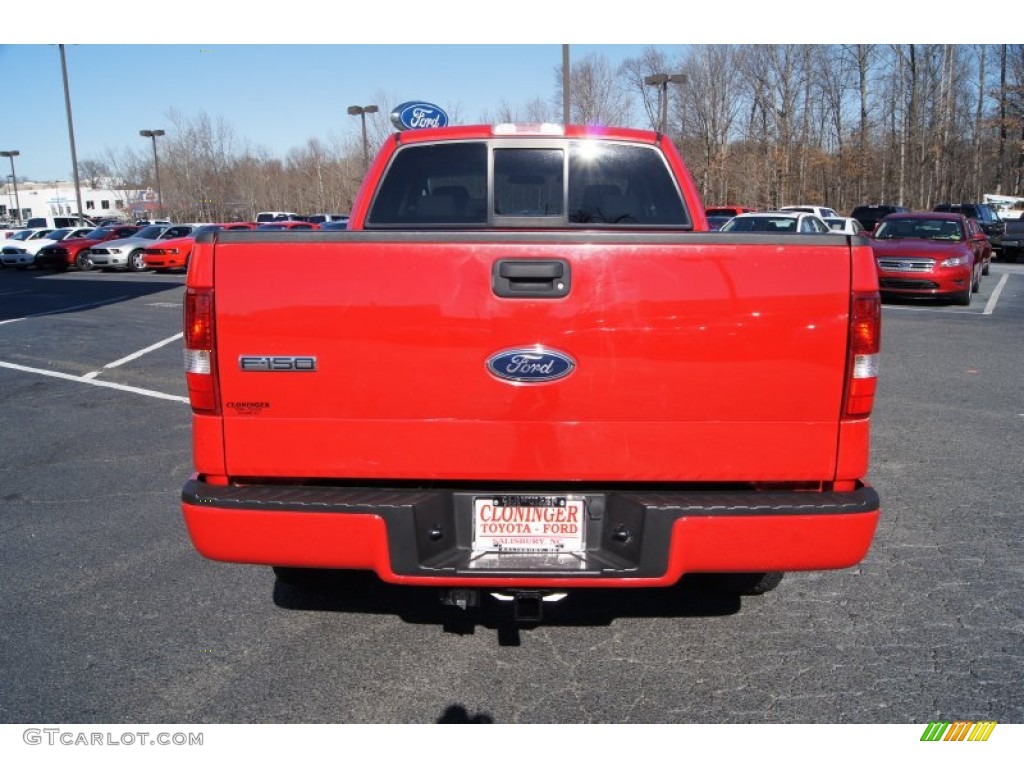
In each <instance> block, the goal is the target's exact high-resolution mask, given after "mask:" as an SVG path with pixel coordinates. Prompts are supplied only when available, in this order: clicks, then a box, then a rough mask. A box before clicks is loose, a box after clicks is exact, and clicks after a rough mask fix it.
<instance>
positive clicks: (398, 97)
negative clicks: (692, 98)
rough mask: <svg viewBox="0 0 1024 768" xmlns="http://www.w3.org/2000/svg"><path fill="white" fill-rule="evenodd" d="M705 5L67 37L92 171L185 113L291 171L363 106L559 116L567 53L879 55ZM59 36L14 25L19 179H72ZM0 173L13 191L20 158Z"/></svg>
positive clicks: (816, 30) (404, 5) (858, 37)
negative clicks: (809, 45)
mask: <svg viewBox="0 0 1024 768" xmlns="http://www.w3.org/2000/svg"><path fill="white" fill-rule="evenodd" d="M590 2H593V0H590ZM692 5H694V4H686V3H682V2H679V0H671V1H670V0H648V1H647V2H645V3H644V4H643V6H642V7H641V6H633V5H628V4H622V3H614V4H611V5H608V4H601V6H600V8H599V9H598V6H596V5H595V6H594V7H593V8H591V9H590V10H587V0H571V2H570V1H568V0H562V1H561V2H559V0H554V2H552V1H551V0H549V1H548V2H547V3H538V2H531V1H530V0H520V2H518V3H516V4H504V5H495V4H486V3H481V2H479V0H434V2H432V3H427V2H423V1H422V0H420V1H419V2H416V3H413V2H410V0H389V1H388V2H386V3H363V4H356V3H354V2H353V0H348V2H346V3H344V4H342V3H340V2H337V0H334V1H333V2H330V3H328V2H324V1H323V0H305V1H304V2H303V4H302V5H301V6H300V7H298V8H297V9H296V10H295V11H294V12H291V9H290V8H288V7H285V6H268V8H269V9H273V10H267V11H259V12H249V11H251V10H253V9H255V6H251V7H250V6H245V5H242V4H237V3H232V7H233V8H234V9H235V10H222V9H221V5H220V4H218V3H217V2H216V1H215V0H206V2H199V1H198V0H179V1H178V2H176V3H175V4H174V5H173V7H172V6H170V5H159V4H144V5H143V4H138V3H133V2H125V0H108V2H106V3H105V4H104V13H103V18H102V19H97V20H95V21H89V22H85V23H81V24H75V25H71V24H63V23H62V24H60V25H59V26H60V28H61V35H62V36H66V39H65V40H64V41H63V42H64V44H65V52H66V59H67V69H68V81H69V87H70V94H71V108H72V114H73V119H74V133H75V145H76V151H77V156H78V160H79V162H81V161H84V160H95V159H102V157H103V156H104V155H105V154H106V153H107V152H114V153H117V154H120V153H121V152H122V151H123V150H124V149H125V148H134V149H136V150H137V151H141V150H147V151H148V149H149V148H148V147H147V146H146V144H145V143H144V142H148V140H145V139H143V138H141V137H140V136H139V131H140V130H142V129H164V130H169V129H170V128H171V125H170V121H169V120H168V114H169V112H170V111H171V110H176V111H178V112H179V113H181V114H182V115H183V116H184V117H185V118H194V117H196V116H198V115H200V114H202V113H205V114H206V115H208V116H209V117H210V118H212V119H213V120H214V121H217V120H223V121H224V122H226V123H227V125H228V126H229V127H230V128H231V129H232V131H233V133H234V134H235V136H236V137H237V138H238V139H240V140H243V141H246V142H248V143H249V144H250V146H252V147H254V148H263V149H266V150H267V151H268V152H269V153H270V154H271V155H273V156H276V157H280V158H284V157H285V156H286V155H287V153H288V152H289V150H291V149H293V148H298V147H301V146H303V145H305V144H306V142H307V141H308V140H309V139H311V138H317V139H320V140H321V141H330V140H331V139H332V138H347V137H353V138H354V137H357V136H358V134H359V130H360V122H359V119H358V118H356V117H352V116H350V115H348V114H347V113H346V108H347V107H348V106H349V105H354V104H355V105H365V104H373V103H377V102H378V101H383V100H385V99H387V100H388V101H392V102H393V103H382V104H378V106H379V107H380V108H381V110H382V111H384V112H387V111H390V109H391V108H392V107H394V106H396V105H397V103H400V102H403V101H411V100H424V101H428V102H432V103H434V104H437V105H439V106H441V107H442V108H444V109H445V110H446V111H448V113H449V115H450V116H451V117H452V121H453V122H460V123H471V122H478V121H480V120H481V119H484V118H489V116H493V115H495V114H496V113H497V112H498V111H499V110H500V108H501V107H502V105H503V104H507V105H510V106H512V107H516V108H523V107H525V106H526V105H527V104H528V103H529V102H531V101H533V100H535V99H541V100H544V101H550V100H551V99H552V98H554V96H555V94H556V90H555V89H556V84H557V82H556V78H557V74H556V72H557V70H558V68H559V67H560V66H561V63H562V45H563V44H569V46H570V58H571V61H572V62H577V61H580V60H582V58H584V57H586V56H588V55H591V54H595V53H596V54H599V55H601V56H603V57H604V58H605V59H606V60H607V61H608V63H610V64H611V65H613V66H616V65H618V64H619V63H621V62H622V61H623V60H624V59H626V58H634V57H637V56H639V55H641V53H642V52H643V50H644V49H645V48H647V47H655V48H658V49H659V50H661V51H662V52H663V53H665V54H666V55H667V56H668V58H669V60H670V61H671V60H678V59H679V58H681V56H682V54H683V52H684V50H685V46H686V45H687V44H692V43H724V42H736V43H738V42H818V43H824V42H850V41H855V42H864V40H863V38H864V36H865V35H866V34H869V33H868V32H865V30H864V28H863V25H862V24H857V25H853V24H849V25H848V27H849V29H847V27H845V26H842V25H835V24H830V23H829V21H828V17H827V15H826V14H825V13H823V12H821V11H819V10H815V20H816V21H820V22H821V23H820V25H818V24H817V23H804V22H806V21H807V15H806V14H805V13H803V12H802V11H801V13H799V14H794V13H791V12H789V11H786V12H785V13H780V12H778V11H777V10H776V11H772V10H771V9H770V6H766V5H765V4H764V3H763V2H757V1H756V0H730V2H729V3H727V4H725V5H724V6H714V7H707V5H706V4H705V5H704V7H701V8H693V7H692ZM872 5H878V6H879V8H884V9H886V10H885V14H886V18H887V26H886V29H889V30H892V29H913V30H914V33H915V34H917V35H921V34H925V35H927V34H935V32H934V30H932V31H931V32H930V31H929V29H930V28H929V25H928V24H927V23H922V22H921V20H920V19H917V21H915V23H914V25H913V26H912V27H911V26H909V25H908V26H901V25H900V24H899V20H900V14H908V15H912V14H913V13H914V7H915V5H923V0H907V1H906V2H905V3H904V4H903V6H901V8H899V9H894V8H893V7H892V4H891V3H887V4H885V3H880V2H877V0H862V4H861V6H859V11H858V17H859V18H872V15H871V14H870V13H867V12H866V11H867V8H868V7H869V6H872ZM45 7H46V9H47V12H49V13H52V14H53V17H54V18H65V19H67V18H72V17H74V16H76V15H78V14H79V9H80V6H78V5H72V4H71V3H70V2H68V1H67V0H50V2H48V3H47V4H46V6H45ZM242 11H245V12H242ZM66 14H71V15H70V16H69V15H66ZM798 22H799V23H798ZM894 22H895V26H893V23H894ZM71 26H75V27H77V29H76V30H75V31H74V32H71V31H69V30H68V29H67V28H68V27H71ZM979 26H981V25H979ZM53 28H54V25H51V24H45V23H40V18H39V10H38V8H37V7H35V6H32V7H29V6H24V5H23V6H18V7H16V8H14V9H7V10H5V12H4V15H3V18H0V73H2V83H3V84H2V86H0V94H2V100H3V101H2V103H3V105H4V106H3V108H2V111H0V116H2V117H0V150H17V151H19V152H20V155H19V156H18V157H17V158H15V171H16V173H17V175H18V178H19V179H21V178H27V179H30V180H33V181H55V180H70V179H71V177H72V173H71V169H72V162H71V149H70V141H69V135H68V125H67V118H66V110H65V103H64V88H63V78H62V74H61V64H60V49H59V47H58V45H56V43H55V42H54V41H53V40H52V37H50V35H52V34H53V33H52V30H53ZM963 32H964V31H963V30H961V31H958V39H959V38H963V34H962V33H963ZM170 41H174V42H173V44H172V43H171V42H170ZM908 41H913V40H909V39H908V38H904V39H900V40H896V41H895V42H908ZM959 41H960V42H972V41H971V40H968V39H959ZM56 42H61V41H56ZM0 173H2V174H3V176H4V177H6V175H7V174H9V173H10V166H9V161H7V160H6V159H5V158H0Z"/></svg>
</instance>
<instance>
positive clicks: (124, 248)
mask: <svg viewBox="0 0 1024 768" xmlns="http://www.w3.org/2000/svg"><path fill="white" fill-rule="evenodd" d="M194 229H195V226H193V225H192V224H154V225H153V226H151V227H146V228H145V229H140V230H139V231H138V232H136V233H135V234H134V235H132V236H131V237H126V238H124V239H123V240H109V241H108V242H105V243H97V244H96V245H94V246H93V247H92V248H89V249H88V250H85V251H82V252H81V253H79V254H78V268H79V269H81V270H90V269H92V268H93V267H96V268H99V269H127V270H130V271H132V272H143V271H144V270H145V269H146V262H145V261H144V260H143V251H145V249H146V248H148V247H149V246H150V245H152V244H153V242H154V241H156V240H170V239H172V238H175V237H185V236H186V235H189V234H191V233H192V230H194Z"/></svg>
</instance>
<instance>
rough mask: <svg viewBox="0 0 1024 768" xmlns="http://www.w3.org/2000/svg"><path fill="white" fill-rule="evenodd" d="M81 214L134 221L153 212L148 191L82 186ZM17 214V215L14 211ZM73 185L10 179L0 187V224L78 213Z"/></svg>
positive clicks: (152, 195) (59, 182) (152, 199)
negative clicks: (1, 222)
mask: <svg viewBox="0 0 1024 768" xmlns="http://www.w3.org/2000/svg"><path fill="white" fill-rule="evenodd" d="M81 192H82V208H83V210H82V211H81V213H82V214H84V215H85V216H89V217H91V218H108V217H109V218H119V219H125V220H128V219H134V218H136V217H137V216H139V215H142V214H145V213H146V212H148V211H149V210H151V209H153V208H154V207H155V206H154V203H155V202H156V193H155V192H154V191H153V190H152V189H92V188H91V187H89V188H87V187H82V188H81ZM19 208H20V211H21V215H20V216H19V215H18V211H19ZM77 208H78V203H77V199H76V196H75V185H74V183H73V182H70V181H46V182H41V181H19V182H17V184H14V183H12V181H11V178H10V176H8V177H7V179H6V180H5V182H4V185H3V186H2V187H0V221H3V222H9V223H16V222H22V221H27V220H28V219H30V218H33V217H36V216H68V215H71V214H75V213H79V211H78V210H77Z"/></svg>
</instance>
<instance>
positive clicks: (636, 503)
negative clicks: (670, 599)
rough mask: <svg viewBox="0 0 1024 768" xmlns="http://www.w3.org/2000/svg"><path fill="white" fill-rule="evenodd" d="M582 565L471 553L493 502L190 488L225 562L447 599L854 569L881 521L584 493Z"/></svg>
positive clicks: (203, 540) (421, 494)
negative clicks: (426, 589) (475, 512)
mask: <svg viewBox="0 0 1024 768" xmlns="http://www.w3.org/2000/svg"><path fill="white" fill-rule="evenodd" d="M573 493H574V494H582V495H584V496H585V497H586V498H587V501H588V510H589V513H588V516H587V517H588V520H587V523H586V524H587V542H588V543H587V551H586V553H585V555H581V556H569V555H561V556H550V555H549V556H543V555H488V556H485V557H479V556H477V557H475V558H474V556H473V555H472V553H471V552H470V548H469V547H470V540H471V537H472V531H471V525H472V522H471V509H472V499H473V497H474V496H476V495H491V494H493V491H479V492H475V491H472V490H461V489H459V490H452V489H441V490H417V489H405V488H349V487H337V486H330V487H326V486H280V485H249V486H242V487H239V486H214V485H208V484H206V483H203V482H201V481H200V480H198V479H197V478H193V479H191V480H190V481H189V482H188V483H187V484H186V485H185V488H184V489H183V491H182V510H183V512H184V516H185V522H186V524H187V526H188V530H189V534H190V535H191V537H192V541H193V543H194V545H195V547H196V549H197V550H198V551H199V552H200V553H201V554H202V555H204V556H206V557H208V558H211V559H214V560H222V561H227V562H239V563H254V564H265V565H281V566H295V567H311V568H344V569H357V570H371V571H374V572H376V574H377V575H378V576H379V577H380V578H381V579H382V580H384V581H386V582H390V583H395V584H410V585H434V586H444V587H460V586H465V587H563V588H564V587H586V586H590V587H616V586H618V587H656V586H669V585H671V584H674V583H675V582H676V581H678V580H679V578H680V577H681V576H683V575H684V574H686V573H700V572H705V573H708V572H710V573H714V572H731V571H796V570H825V569H834V568H846V567H849V566H852V565H855V564H856V563H857V562H859V561H860V560H861V559H862V558H863V557H864V556H865V555H866V554H867V551H868V548H869V546H870V544H871V540H872V537H873V535H874V531H875V528H876V526H877V523H878V517H879V499H878V495H877V493H875V491H874V490H873V489H872V488H870V487H869V486H866V485H865V486H861V487H860V488H858V489H857V490H855V491H850V492H842V493H839V492H829V493H812V492H758V491H735V490H729V491H706V490H701V491H687V490H663V489H655V490H646V489H642V488H638V489H628V488H627V489H614V490H593V491H591V490H578V489H573Z"/></svg>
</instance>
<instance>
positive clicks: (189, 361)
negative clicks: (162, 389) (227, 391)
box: [184, 288, 220, 414]
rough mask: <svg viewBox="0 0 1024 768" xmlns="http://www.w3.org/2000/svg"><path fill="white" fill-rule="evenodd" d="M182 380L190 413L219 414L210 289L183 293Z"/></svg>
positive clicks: (190, 289)
mask: <svg viewBox="0 0 1024 768" xmlns="http://www.w3.org/2000/svg"><path fill="white" fill-rule="evenodd" d="M184 341H185V379H186V381H187V383H188V397H189V401H190V402H191V403H192V410H193V411H195V412H197V413H198V412H203V413H214V414H217V413H220V397H219V393H218V391H217V376H216V365H215V359H216V343H215V342H216V334H215V332H214V327H213V289H212V288H188V289H186V291H185V339H184Z"/></svg>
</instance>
